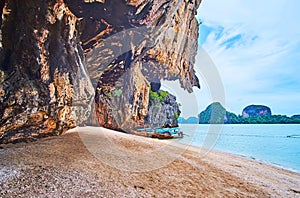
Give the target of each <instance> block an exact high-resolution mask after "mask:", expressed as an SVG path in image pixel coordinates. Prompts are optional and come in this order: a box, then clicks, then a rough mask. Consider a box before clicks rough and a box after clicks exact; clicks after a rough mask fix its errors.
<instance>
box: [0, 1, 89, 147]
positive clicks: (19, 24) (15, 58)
mask: <svg viewBox="0 0 300 198" xmlns="http://www.w3.org/2000/svg"><path fill="white" fill-rule="evenodd" d="M3 19H4V20H3V24H2V27H1V30H2V47H1V50H0V51H1V62H0V69H1V70H2V71H3V73H4V75H5V78H4V81H3V82H1V85H0V92H1V95H0V118H1V119H0V142H2V143H5V142H14V141H19V140H22V139H32V138H35V137H41V136H47V135H53V134H61V133H62V132H64V131H66V130H67V129H69V128H72V127H74V126H76V125H78V124H81V123H82V122H84V121H86V120H87V119H88V117H89V115H90V111H91V107H92V105H91V102H92V101H93V98H94V89H93V87H92V84H91V82H90V80H89V77H88V76H87V72H86V67H85V65H84V62H85V57H84V55H83V50H82V47H81V45H80V32H79V19H78V18H77V17H76V16H75V15H74V14H73V13H72V12H71V11H70V10H69V9H68V7H67V5H66V4H65V3H64V2H63V1H62V0H60V1H50V0H49V1H37V0H26V1H18V0H8V1H6V4H5V7H4V9H3Z"/></svg>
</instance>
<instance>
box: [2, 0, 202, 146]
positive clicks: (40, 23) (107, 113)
mask: <svg viewBox="0 0 300 198" xmlns="http://www.w3.org/2000/svg"><path fill="white" fill-rule="evenodd" d="M199 4H200V0H195V1H185V0H168V1H160V0H129V1H128V0H126V1H125V0H100V1H99V0H98V1H94V0H89V1H84V0H43V1H39V0H26V1H18V0H5V1H1V4H0V11H1V15H2V19H1V21H0V23H1V24H0V25H1V30H0V35H1V37H0V38H1V45H0V55H1V56H0V70H1V74H0V75H1V76H0V77H1V78H0V118H1V120H0V143H7V142H16V141H20V140H28V139H34V138H37V137H43V136H48V135H58V134H61V133H63V132H65V131H66V130H68V129H69V128H73V127H75V126H78V125H83V124H95V125H100V126H104V127H107V128H112V129H118V130H122V131H127V130H130V129H132V128H134V127H136V126H139V125H143V124H144V120H145V119H144V118H145V116H147V114H148V106H149V90H150V86H151V83H156V84H160V80H162V79H164V80H177V79H178V80H179V81H180V84H181V86H182V88H184V89H186V90H187V91H188V92H191V91H192V87H193V86H196V87H199V81H198V79H197V77H196V76H195V72H194V69H193V66H194V62H195V55H196V51H197V39H198V23H197V21H196V18H195V15H196V11H197V8H198V7H199ZM116 96H117V97H116Z"/></svg>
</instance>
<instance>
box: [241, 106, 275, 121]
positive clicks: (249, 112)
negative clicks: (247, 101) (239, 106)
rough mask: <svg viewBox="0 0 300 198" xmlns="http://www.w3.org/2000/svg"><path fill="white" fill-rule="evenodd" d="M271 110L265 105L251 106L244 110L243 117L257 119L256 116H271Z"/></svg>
mask: <svg viewBox="0 0 300 198" xmlns="http://www.w3.org/2000/svg"><path fill="white" fill-rule="evenodd" d="M271 115H272V113H271V109H270V108H269V107H267V106H264V105H249V106H247V107H245V108H244V109H243V112H242V116H243V117H244V118H247V117H256V116H271Z"/></svg>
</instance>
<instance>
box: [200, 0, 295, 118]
mask: <svg viewBox="0 0 300 198" xmlns="http://www.w3.org/2000/svg"><path fill="white" fill-rule="evenodd" d="M299 8H300V1H298V0H285V1H282V0H281V1H279V0H264V1H259V0H251V1H244V0H226V1H220V0H203V1H202V3H201V5H200V8H199V10H198V15H197V18H198V19H199V20H201V21H202V25H201V26H200V37H199V43H200V45H201V48H202V49H200V50H203V49H204V51H206V52H207V54H208V55H209V57H210V58H211V60H212V61H213V63H214V65H215V66H216V68H217V70H218V71H219V75H220V79H221V81H222V83H223V86H224V90H225V102H222V103H223V105H224V106H226V108H227V109H228V110H230V111H232V112H235V113H237V114H241V110H242V109H243V108H244V107H245V106H247V105H249V104H263V105H267V106H269V107H271V109H272V111H273V114H287V115H293V114H300V28H299V26H300V25H299V24H300V11H299ZM199 54H200V52H199V53H198V56H197V57H196V66H195V67H196V71H197V72H198V75H199V77H200V78H201V84H202V88H201V90H196V89H195V94H196V95H197V98H199V100H200V101H199V102H198V109H199V110H203V109H204V108H205V107H206V106H207V105H208V104H210V103H211V102H212V100H215V99H211V94H210V92H211V91H209V89H210V88H209V87H210V86H211V85H210V83H209V81H211V80H209V79H207V78H209V76H207V74H201V70H203V67H205V66H207V67H208V66H209V64H208V63H207V62H205V60H203V58H202V56H201V55H199Z"/></svg>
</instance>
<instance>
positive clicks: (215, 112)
mask: <svg viewBox="0 0 300 198" xmlns="http://www.w3.org/2000/svg"><path fill="white" fill-rule="evenodd" d="M178 122H179V123H180V124H198V123H199V124H300V115H293V116H291V117H289V116H287V115H272V111H271V108H270V107H267V106H264V105H254V104H253V105H249V106H246V107H245V108H244V109H243V110H242V114H241V115H236V114H234V113H232V112H229V111H227V110H226V109H225V108H224V107H223V106H222V105H221V104H220V103H219V102H214V103H212V104H210V105H209V106H208V107H207V108H206V109H205V110H204V111H202V112H201V113H200V114H199V115H198V118H197V117H189V118H187V119H185V118H182V117H179V119H178Z"/></svg>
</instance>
